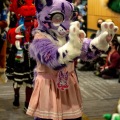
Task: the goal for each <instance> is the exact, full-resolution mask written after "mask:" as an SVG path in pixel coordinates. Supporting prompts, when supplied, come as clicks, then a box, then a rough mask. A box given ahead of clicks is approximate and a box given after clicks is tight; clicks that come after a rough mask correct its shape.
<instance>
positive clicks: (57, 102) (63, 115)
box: [27, 63, 82, 120]
mask: <svg viewBox="0 0 120 120" xmlns="http://www.w3.org/2000/svg"><path fill="white" fill-rule="evenodd" d="M35 70H36V72H37V76H36V78H35V85H34V91H33V93H32V96H31V100H30V103H29V107H28V110H27V114H28V115H30V116H34V117H39V118H46V119H53V120H63V119H75V118H79V117H81V116H82V106H81V103H82V100H81V93H80V88H79V84H78V80H77V77H76V73H75V71H74V64H73V63H70V64H69V65H68V66H67V67H65V68H63V69H61V70H58V71H55V70H53V69H50V68H48V67H47V66H45V65H43V64H41V63H38V65H37V67H36V69H35Z"/></svg>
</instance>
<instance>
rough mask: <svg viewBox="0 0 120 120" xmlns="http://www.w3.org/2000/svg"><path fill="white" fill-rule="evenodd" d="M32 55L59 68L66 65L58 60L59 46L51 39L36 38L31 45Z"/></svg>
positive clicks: (52, 66) (43, 62) (49, 65)
mask: <svg viewBox="0 0 120 120" xmlns="http://www.w3.org/2000/svg"><path fill="white" fill-rule="evenodd" d="M29 52H30V56H31V57H32V58H34V59H35V60H37V61H40V62H41V63H42V64H45V65H47V66H48V67H50V68H52V69H55V70H58V69H61V68H63V67H64V66H66V65H65V64H60V63H59V62H58V58H59V53H58V47H57V46H56V45H54V44H53V43H52V42H51V41H50V40H49V39H47V38H43V39H40V40H39V39H35V40H33V42H32V43H31V44H30V47H29Z"/></svg>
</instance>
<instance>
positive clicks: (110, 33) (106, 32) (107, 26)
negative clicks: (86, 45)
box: [101, 22, 118, 42]
mask: <svg viewBox="0 0 120 120" xmlns="http://www.w3.org/2000/svg"><path fill="white" fill-rule="evenodd" d="M101 31H102V34H101V39H106V41H107V42H110V41H111V40H112V39H113V37H114V35H115V33H116V32H117V31H118V27H117V26H115V24H114V23H113V22H103V23H102V24H101Z"/></svg>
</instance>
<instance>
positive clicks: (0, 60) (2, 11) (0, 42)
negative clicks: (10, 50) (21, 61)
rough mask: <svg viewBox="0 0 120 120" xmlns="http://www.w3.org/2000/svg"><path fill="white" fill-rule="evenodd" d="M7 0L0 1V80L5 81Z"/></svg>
mask: <svg viewBox="0 0 120 120" xmlns="http://www.w3.org/2000/svg"><path fill="white" fill-rule="evenodd" d="M6 3H7V0H5V1H0V81H1V82H2V83H6V82H7V77H6V74H5V72H6V47H7V41H6V30H5V29H6V28H7V26H8V24H7V4H6Z"/></svg>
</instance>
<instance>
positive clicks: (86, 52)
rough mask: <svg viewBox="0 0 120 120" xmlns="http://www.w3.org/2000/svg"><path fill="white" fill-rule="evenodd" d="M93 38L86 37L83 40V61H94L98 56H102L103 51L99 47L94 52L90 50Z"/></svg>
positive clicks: (81, 56) (81, 57)
mask: <svg viewBox="0 0 120 120" xmlns="http://www.w3.org/2000/svg"><path fill="white" fill-rule="evenodd" d="M90 42H91V39H88V38H85V39H84V41H83V46H82V52H81V55H80V59H82V60H83V61H93V60H94V59H96V58H97V57H98V56H100V54H101V52H100V51H99V50H97V49H94V52H93V51H91V50H90V48H89V46H90Z"/></svg>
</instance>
